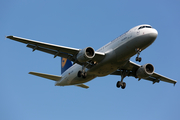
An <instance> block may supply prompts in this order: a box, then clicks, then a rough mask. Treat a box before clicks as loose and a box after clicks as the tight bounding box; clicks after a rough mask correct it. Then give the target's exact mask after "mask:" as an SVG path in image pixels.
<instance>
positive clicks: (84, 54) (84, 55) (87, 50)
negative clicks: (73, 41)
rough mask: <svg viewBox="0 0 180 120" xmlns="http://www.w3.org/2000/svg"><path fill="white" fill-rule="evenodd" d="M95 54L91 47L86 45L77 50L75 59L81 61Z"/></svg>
mask: <svg viewBox="0 0 180 120" xmlns="http://www.w3.org/2000/svg"><path fill="white" fill-rule="evenodd" d="M94 56H95V51H94V49H93V48H91V47H87V48H84V49H82V50H81V51H79V53H78V54H77V60H78V61H79V62H81V63H83V62H86V61H89V60H91V59H92V58H93V57H94Z"/></svg>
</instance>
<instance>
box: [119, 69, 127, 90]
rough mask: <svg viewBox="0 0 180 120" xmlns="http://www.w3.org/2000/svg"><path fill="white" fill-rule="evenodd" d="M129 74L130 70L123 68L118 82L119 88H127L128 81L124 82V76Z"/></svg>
mask: <svg viewBox="0 0 180 120" xmlns="http://www.w3.org/2000/svg"><path fill="white" fill-rule="evenodd" d="M128 74H129V71H128V70H121V81H118V82H117V84H116V87H117V88H120V87H121V88H122V89H125V88H126V83H125V82H123V80H124V78H125V77H126V76H127V75H128Z"/></svg>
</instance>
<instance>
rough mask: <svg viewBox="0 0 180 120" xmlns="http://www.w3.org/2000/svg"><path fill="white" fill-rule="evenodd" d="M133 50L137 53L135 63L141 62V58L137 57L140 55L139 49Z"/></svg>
mask: <svg viewBox="0 0 180 120" xmlns="http://www.w3.org/2000/svg"><path fill="white" fill-rule="evenodd" d="M135 50H136V52H137V57H136V61H139V62H141V60H142V58H141V57H139V55H140V53H141V49H139V48H137V49H135Z"/></svg>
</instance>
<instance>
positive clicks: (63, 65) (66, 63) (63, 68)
mask: <svg viewBox="0 0 180 120" xmlns="http://www.w3.org/2000/svg"><path fill="white" fill-rule="evenodd" d="M71 66H72V62H71V61H70V60H68V59H67V58H61V74H63V73H64V72H65V71H66V70H67V69H68V68H70V67H71Z"/></svg>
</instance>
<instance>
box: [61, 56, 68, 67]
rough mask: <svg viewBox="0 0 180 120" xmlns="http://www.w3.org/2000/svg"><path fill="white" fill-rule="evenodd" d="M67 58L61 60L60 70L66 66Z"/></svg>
mask: <svg viewBox="0 0 180 120" xmlns="http://www.w3.org/2000/svg"><path fill="white" fill-rule="evenodd" d="M66 61H67V58H62V62H61V66H62V68H63V67H64V66H65V65H66Z"/></svg>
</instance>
